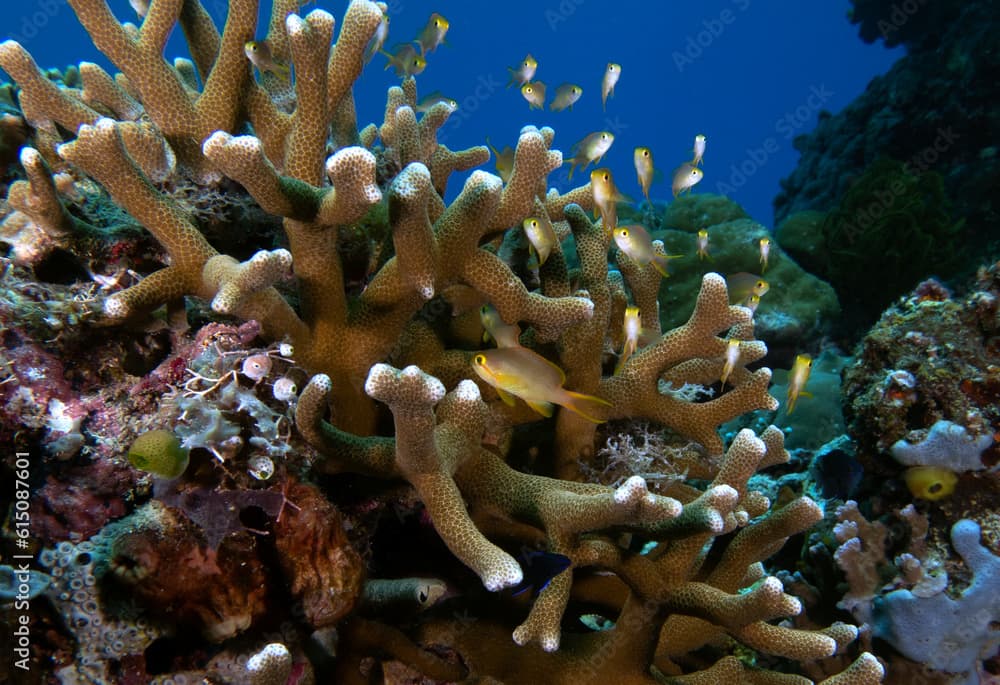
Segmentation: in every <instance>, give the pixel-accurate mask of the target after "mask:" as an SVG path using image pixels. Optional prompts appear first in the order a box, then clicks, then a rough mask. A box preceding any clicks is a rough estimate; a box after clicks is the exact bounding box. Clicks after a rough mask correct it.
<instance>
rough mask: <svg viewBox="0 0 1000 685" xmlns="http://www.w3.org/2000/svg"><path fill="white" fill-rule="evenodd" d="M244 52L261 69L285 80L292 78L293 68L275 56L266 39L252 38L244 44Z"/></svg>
mask: <svg viewBox="0 0 1000 685" xmlns="http://www.w3.org/2000/svg"><path fill="white" fill-rule="evenodd" d="M243 54H245V55H246V56H247V59H248V60H250V63H251V64H253V65H254V66H255V67H257V69H258V70H259V71H262V72H263V71H267V72H271V73H272V74H274V75H275V76H278V77H279V78H281V79H282V80H284V81H289V80H291V77H292V70H291V67H289V66H288V65H287V64H282V63H281V62H279V61H277V60H276V59H275V58H274V54H273V53H272V52H271V45H270V43H268V42H267V41H266V40H250V41H247V42H246V43H244V44H243Z"/></svg>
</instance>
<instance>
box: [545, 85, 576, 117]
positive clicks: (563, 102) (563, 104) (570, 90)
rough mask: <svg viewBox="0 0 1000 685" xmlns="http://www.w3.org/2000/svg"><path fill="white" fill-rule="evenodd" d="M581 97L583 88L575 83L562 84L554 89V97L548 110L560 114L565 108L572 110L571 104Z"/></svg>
mask: <svg viewBox="0 0 1000 685" xmlns="http://www.w3.org/2000/svg"><path fill="white" fill-rule="evenodd" d="M581 95H583V88H581V87H580V86H578V85H576V84H575V83H564V84H562V85H561V86H559V87H558V88H556V96H555V97H554V98H552V102H551V104H549V109H550V110H552V111H553V112H561V111H563V110H564V109H566V108H567V107H568V108H569V109H570V110H572V109H573V103H575V102H576V101H577V100H579V99H580V96H581Z"/></svg>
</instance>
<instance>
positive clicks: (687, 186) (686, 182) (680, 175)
mask: <svg viewBox="0 0 1000 685" xmlns="http://www.w3.org/2000/svg"><path fill="white" fill-rule="evenodd" d="M704 176H705V172H704V171H702V170H701V169H699V168H698V167H696V166H694V165H693V164H691V162H685V163H684V164H681V165H680V166H679V167H677V168H676V169H675V170H674V181H673V185H672V189H673V191H674V197H677V196H678V195H681V194H683V193H685V192H687V191H689V190H691V189H692V188H693V187H695V186H696V185H698V182H699V181H701V179H702V178H703V177H704Z"/></svg>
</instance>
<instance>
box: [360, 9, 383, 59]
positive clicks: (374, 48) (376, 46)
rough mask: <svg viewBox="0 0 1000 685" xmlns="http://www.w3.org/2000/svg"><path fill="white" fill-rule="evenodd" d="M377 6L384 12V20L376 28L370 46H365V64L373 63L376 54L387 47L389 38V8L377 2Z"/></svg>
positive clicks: (369, 42)
mask: <svg viewBox="0 0 1000 685" xmlns="http://www.w3.org/2000/svg"><path fill="white" fill-rule="evenodd" d="M375 4H376V5H378V8H379V9H380V10H382V18H381V20H379V23H378V26H376V27H375V33H373V34H372V37H371V38H370V39H368V45H366V46H365V56H364V60H365V64H368V63H369V62H371V61H372V57H374V56H375V53H377V52H381V51H382V46H383V45H385V41H386V39H387V38H388V37H389V6H388V5H386V4H385V3H384V2H376V3H375Z"/></svg>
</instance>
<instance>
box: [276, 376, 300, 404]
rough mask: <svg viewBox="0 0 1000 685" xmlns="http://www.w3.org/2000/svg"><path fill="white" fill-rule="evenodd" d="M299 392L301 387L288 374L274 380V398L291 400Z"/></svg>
mask: <svg viewBox="0 0 1000 685" xmlns="http://www.w3.org/2000/svg"><path fill="white" fill-rule="evenodd" d="M298 393H299V387H298V385H296V383H295V381H293V380H292V379H291V378H289V377H288V376H282V377H281V378H279V379H278V380H276V381H275V382H274V399H276V400H281V401H282V402H291V401H292V400H294V399H295V397H296V396H297V395H298Z"/></svg>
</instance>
